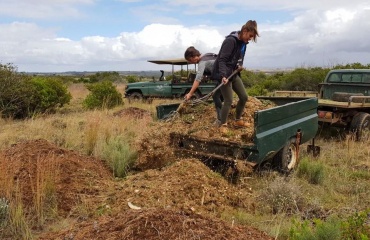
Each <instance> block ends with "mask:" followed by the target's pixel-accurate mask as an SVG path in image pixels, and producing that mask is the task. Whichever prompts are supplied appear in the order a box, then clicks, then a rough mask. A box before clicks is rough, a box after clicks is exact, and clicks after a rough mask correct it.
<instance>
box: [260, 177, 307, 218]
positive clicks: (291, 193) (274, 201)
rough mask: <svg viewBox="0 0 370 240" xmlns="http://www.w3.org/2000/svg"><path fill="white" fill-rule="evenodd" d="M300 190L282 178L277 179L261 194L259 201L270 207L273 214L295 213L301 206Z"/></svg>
mask: <svg viewBox="0 0 370 240" xmlns="http://www.w3.org/2000/svg"><path fill="white" fill-rule="evenodd" d="M301 196H302V194H301V191H300V188H299V187H298V186H297V185H295V184H294V183H293V182H289V181H287V180H285V179H284V178H277V179H275V181H273V182H272V183H271V184H270V185H269V186H268V187H267V188H266V189H265V191H264V192H263V193H262V194H261V196H260V199H261V200H262V201H263V202H265V203H266V204H267V205H268V206H270V207H271V209H272V212H273V214H277V213H296V212H298V211H299V209H300V208H301V207H302V205H303V199H302V197H301Z"/></svg>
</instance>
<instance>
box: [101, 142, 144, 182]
mask: <svg viewBox="0 0 370 240" xmlns="http://www.w3.org/2000/svg"><path fill="white" fill-rule="evenodd" d="M102 158H103V159H104V160H105V161H106V162H107V163H108V165H109V166H110V167H111V169H112V170H113V174H114V176H115V177H120V178H122V177H125V176H126V175H127V172H128V171H129V169H130V167H131V166H132V165H133V163H134V162H135V160H136V158H137V153H136V152H135V151H133V150H132V149H131V147H130V145H129V143H128V142H127V141H126V140H125V139H123V138H122V137H115V138H110V139H109V140H108V141H106V143H105V145H104V146H103V150H102Z"/></svg>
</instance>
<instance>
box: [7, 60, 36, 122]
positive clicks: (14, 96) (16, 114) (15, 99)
mask: <svg viewBox="0 0 370 240" xmlns="http://www.w3.org/2000/svg"><path fill="white" fill-rule="evenodd" d="M29 80H30V78H29V77H28V76H26V75H24V74H19V73H17V69H16V67H14V66H13V65H11V64H7V65H2V64H0V113H1V117H6V118H25V117H28V116H29V105H30V101H31V99H32V96H34V95H35V94H34V91H33V90H34V89H33V87H32V86H31V85H30V83H29Z"/></svg>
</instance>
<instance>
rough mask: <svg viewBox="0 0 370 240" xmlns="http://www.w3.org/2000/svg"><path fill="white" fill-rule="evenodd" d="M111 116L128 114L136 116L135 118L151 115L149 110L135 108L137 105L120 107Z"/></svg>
mask: <svg viewBox="0 0 370 240" xmlns="http://www.w3.org/2000/svg"><path fill="white" fill-rule="evenodd" d="M113 116H115V117H117V116H118V117H123V116H130V117H133V118H137V119H142V118H146V117H150V118H151V117H152V116H151V113H150V111H147V110H144V109H141V108H137V107H129V108H125V109H122V110H120V111H118V112H115V113H113Z"/></svg>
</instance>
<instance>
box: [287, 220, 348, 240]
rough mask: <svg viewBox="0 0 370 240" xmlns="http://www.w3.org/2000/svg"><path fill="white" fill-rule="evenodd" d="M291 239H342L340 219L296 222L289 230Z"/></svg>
mask: <svg viewBox="0 0 370 240" xmlns="http://www.w3.org/2000/svg"><path fill="white" fill-rule="evenodd" d="M289 235H290V236H289V239H290V240H326V239H330V240H336V239H338V240H340V239H342V238H341V229H340V221H339V220H338V219H337V218H331V219H329V220H328V221H322V220H319V219H315V220H314V221H313V223H312V224H310V222H309V221H307V220H306V221H303V222H298V221H296V222H294V225H293V227H292V228H291V229H290V232H289Z"/></svg>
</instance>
